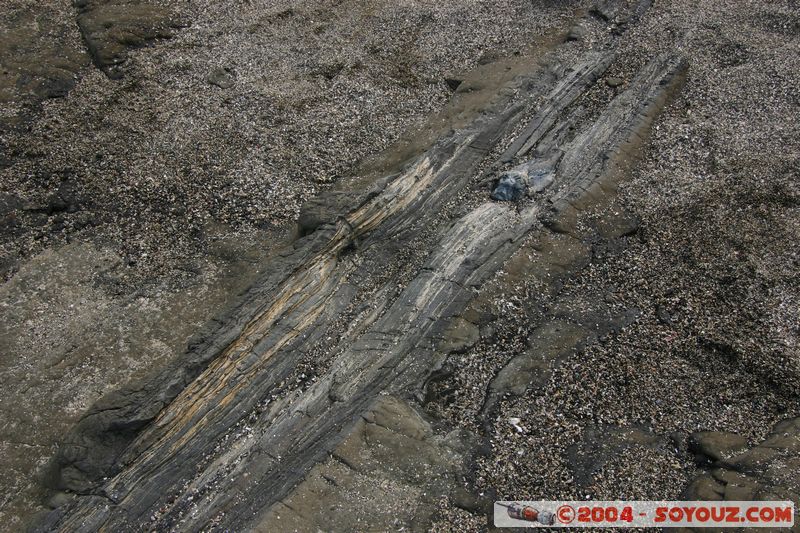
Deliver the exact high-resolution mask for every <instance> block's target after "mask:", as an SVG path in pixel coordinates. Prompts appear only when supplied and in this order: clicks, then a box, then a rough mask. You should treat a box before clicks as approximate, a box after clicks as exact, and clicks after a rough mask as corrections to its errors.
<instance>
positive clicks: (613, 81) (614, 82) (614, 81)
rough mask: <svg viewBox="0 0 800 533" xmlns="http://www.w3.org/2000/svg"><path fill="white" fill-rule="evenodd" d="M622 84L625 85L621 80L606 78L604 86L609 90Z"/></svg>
mask: <svg viewBox="0 0 800 533" xmlns="http://www.w3.org/2000/svg"><path fill="white" fill-rule="evenodd" d="M623 83H625V80H623V79H622V78H606V85H608V86H609V87H611V88H615V87H619V86H620V85H622V84H623Z"/></svg>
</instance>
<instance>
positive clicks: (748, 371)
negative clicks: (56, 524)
mask: <svg viewBox="0 0 800 533" xmlns="http://www.w3.org/2000/svg"><path fill="white" fill-rule="evenodd" d="M590 3H591V2H548V1H544V0H540V1H534V2H530V1H521V0H519V1H516V0H508V1H500V2H479V1H469V2H464V1H457V0H445V1H437V2H415V1H406V2H371V1H366V0H365V1H344V2H331V3H328V2H311V1H305V2H303V1H300V2H297V1H295V2H288V1H282V2H274V1H270V2H266V1H265V2H258V1H255V2H249V3H246V4H244V5H243V3H242V2H233V1H231V2H204V1H200V2H192V3H191V4H189V3H188V2H175V3H174V6H173V7H174V8H175V9H176V10H178V11H179V12H181V14H182V15H183V16H184V17H185V18H186V19H187V20H188V21H190V25H189V26H188V27H187V28H185V29H183V30H181V31H180V32H178V33H177V34H176V36H175V37H174V38H173V39H170V40H167V41H161V42H158V43H157V44H155V45H154V46H152V47H148V48H145V49H142V50H138V51H135V52H133V53H132V54H131V57H130V59H129V60H128V62H127V64H126V66H125V76H124V77H123V79H122V80H109V79H108V78H107V77H106V76H105V75H103V74H102V73H101V72H99V71H97V70H96V69H94V68H93V67H92V66H91V65H90V64H89V62H88V59H87V58H86V57H85V56H82V55H81V54H85V52H84V51H83V50H82V43H81V41H80V36H79V34H78V33H77V28H76V27H75V26H74V21H73V20H72V19H71V17H72V16H73V15H72V11H71V8H70V6H69V2H66V1H59V2H56V1H48V2H23V1H21V0H16V1H15V2H13V3H9V4H7V6H4V7H3V8H2V13H0V20H2V24H3V25H4V27H11V26H12V25H13V24H15V23H16V22H17V21H19V20H25V21H26V23H25V25H24V28H26V31H27V32H28V33H24V34H20V35H21V36H20V37H19V39H20V40H21V41H23V42H24V41H25V39H29V40H30V39H33V38H34V37H35V36H41V35H44V36H47V38H48V39H53V40H55V41H56V42H57V43H59V44H58V46H57V47H55V49H57V50H67V52H68V55H69V57H70V58H71V60H70V61H71V63H70V65H71V67H70V68H73V67H74V68H73V70H74V71H75V72H76V76H77V77H76V84H75V87H74V88H73V89H72V90H71V91H70V92H69V93H68V95H67V96H66V97H64V98H55V99H49V100H44V101H43V102H42V103H36V102H38V101H39V100H38V97H37V95H36V94H35V93H36V87H38V86H34V85H30V86H29V85H25V84H19V83H16V82H15V83H13V84H11V83H9V84H4V85H1V86H0V89H3V91H4V92H3V93H2V94H3V98H4V99H3V102H4V105H3V110H2V118H3V119H4V122H3V124H4V127H3V130H2V132H0V149H2V157H1V158H0V163H1V164H0V208H2V211H0V217H1V218H2V220H0V221H1V222H2V225H0V228H1V229H2V231H0V268H1V269H2V272H3V276H4V278H5V280H6V281H5V283H4V285H3V286H2V287H0V297H1V298H2V301H1V303H2V307H0V311H1V312H2V322H3V327H2V328H0V341H2V344H0V347H1V348H0V352H1V353H2V361H0V365H2V366H1V367H0V376H2V377H3V382H4V383H6V384H10V385H4V387H3V393H2V403H0V405H1V406H2V413H0V415H1V416H0V427H2V430H3V435H4V437H3V439H4V440H3V442H2V446H3V453H4V454H5V457H6V458H5V459H4V460H3V461H2V470H3V475H2V476H1V477H2V481H0V523H2V524H4V525H3V528H4V529H8V530H16V529H18V527H19V524H20V523H21V520H22V517H23V516H24V515H26V514H28V513H30V512H32V511H35V510H37V509H40V508H41V504H40V502H38V500H37V498H38V497H39V494H38V493H37V491H36V489H35V483H36V479H37V477H38V476H40V475H41V472H42V466H43V465H44V464H45V462H46V460H47V458H48V457H49V456H50V455H51V454H52V451H53V449H54V446H55V445H56V443H57V442H58V439H59V437H60V435H61V434H63V432H64V431H66V430H67V429H68V428H69V427H70V426H71V425H72V424H73V423H74V421H75V420H76V418H77V416H79V414H80V412H82V410H83V409H85V408H86V407H88V405H89V404H91V403H92V401H94V399H96V398H97V397H99V396H100V395H101V394H102V393H103V392H106V391H108V390H109V389H111V388H114V387H115V386H117V385H118V384H120V383H122V382H124V381H126V380H127V379H129V378H130V377H132V376H135V375H136V374H137V372H139V371H141V370H142V369H144V368H147V367H150V366H152V365H157V364H159V363H160V362H163V361H165V360H167V359H169V358H170V357H172V356H174V354H175V353H177V352H179V351H180V350H182V348H183V346H184V345H185V341H186V338H187V337H188V336H189V335H190V334H191V333H192V331H193V330H194V329H196V328H197V327H199V325H200V324H202V323H203V322H204V321H205V320H208V319H209V318H210V317H212V316H214V314H215V313H217V312H218V311H219V310H220V309H223V308H224V307H225V306H226V305H228V304H229V303H230V302H231V299H233V298H235V295H236V292H237V291H238V290H241V289H242V288H243V287H244V286H246V284H247V282H248V280H249V279H252V277H253V276H255V275H256V274H257V270H258V264H259V262H260V261H261V260H263V258H264V257H265V256H266V255H269V254H270V253H271V252H272V251H273V250H275V249H277V248H279V246H280V244H281V243H282V242H284V241H285V240H286V239H287V238H288V236H289V234H290V233H291V232H292V231H293V227H294V222H295V220H296V218H297V215H298V212H299V208H300V206H301V205H302V204H303V202H304V201H306V200H307V199H309V198H310V197H312V196H314V195H315V194H317V193H318V192H320V191H322V190H324V189H325V188H327V187H329V186H330V185H331V184H332V183H335V182H336V181H337V180H338V179H340V178H341V177H343V176H348V175H350V174H352V173H354V172H358V171H359V168H360V166H359V162H360V161H362V160H363V159H364V158H365V157H367V156H370V155H372V154H375V153H377V152H378V151H380V150H381V149H383V148H385V147H386V146H388V145H389V144H390V143H392V142H393V141H396V140H397V139H398V138H399V137H400V136H401V134H402V133H403V132H404V131H407V130H410V131H413V129H414V125H415V124H418V123H419V122H420V121H421V120H422V119H423V118H425V117H426V116H428V115H430V114H431V113H433V112H435V111H436V110H438V109H440V108H441V107H442V106H443V105H444V103H445V102H447V100H448V99H449V97H450V94H451V89H450V88H449V87H448V84H447V82H446V78H448V77H457V75H458V73H459V72H461V71H463V70H467V69H469V68H471V67H474V66H475V65H477V64H479V63H481V62H486V61H490V60H492V59H493V58H496V57H504V56H510V55H513V54H514V53H515V52H519V51H520V50H524V49H525V48H526V47H527V46H529V45H530V43H531V41H532V40H533V38H534V37H535V36H541V35H543V34H545V33H547V32H548V31H550V30H551V29H552V28H553V27H557V26H560V25H562V24H564V23H565V22H566V21H568V20H569V19H570V18H571V17H572V16H573V12H574V9H576V8H579V7H586V6H588V5H589V4H590ZM45 11H46V12H47V13H49V15H48V16H47V17H44V16H38V17H37V16H34V15H36V14H38V13H40V12H45ZM32 14H33V15H32ZM32 36H34V37H32ZM588 38H589V39H590V38H591V36H589V37H588ZM37 42H42V43H48V42H50V41H47V39H44V40H42V41H37ZM2 44H3V42H0V45H2ZM575 46H576V47H578V46H581V44H580V43H576V44H575ZM673 47H679V48H681V49H682V50H683V51H684V52H685V53H686V54H687V56H688V57H689V61H690V65H691V66H690V73H689V77H688V80H687V83H686V86H685V88H684V90H683V91H682V92H681V93H680V95H679V96H678V98H677V100H676V101H675V102H674V103H673V104H672V105H671V106H670V107H669V108H668V109H667V112H666V113H665V114H664V116H662V118H661V119H659V121H658V122H657V124H656V128H655V131H654V132H653V135H652V138H651V140H650V143H649V144H648V145H647V146H646V149H645V152H644V158H643V161H642V163H641V164H640V165H638V166H637V167H636V168H635V170H634V172H633V175H632V177H631V179H630V180H629V181H628V182H627V183H626V184H625V185H624V186H623V187H622V190H621V200H620V202H619V206H620V209H623V210H625V211H626V212H627V213H630V214H631V215H632V216H633V217H635V218H637V219H638V220H639V221H640V223H639V229H638V231H637V232H636V234H635V235H632V236H630V237H626V238H625V242H624V246H622V247H621V248H620V249H619V250H612V251H603V250H599V249H598V250H595V253H594V258H593V260H592V262H591V263H590V265H589V266H588V267H587V268H586V269H585V270H584V271H583V272H582V273H581V274H580V275H579V276H578V277H576V278H575V279H573V280H571V281H569V282H568V283H567V285H566V286H565V287H564V288H563V290H562V292H561V293H560V294H559V295H554V296H552V298H553V300H552V302H550V303H552V305H557V304H558V302H563V301H564V300H571V301H576V302H580V301H581V299H587V298H593V297H595V296H596V295H597V294H601V295H602V297H603V298H606V301H607V302H609V304H610V305H612V306H618V307H619V308H620V309H627V308H636V309H638V310H639V311H640V316H639V319H638V320H637V321H636V322H635V323H634V324H633V325H631V326H630V327H628V328H625V329H624V330H623V331H622V332H621V333H619V334H617V335H612V336H611V337H609V338H607V339H604V342H602V343H600V344H597V345H594V346H592V347H591V348H590V349H589V350H588V351H587V352H585V353H581V354H579V355H575V356H573V357H571V358H569V359H567V360H566V361H564V362H563V364H562V365H561V366H560V368H559V369H558V370H557V371H556V372H555V373H554V375H553V376H552V377H551V378H550V380H549V381H548V382H547V383H546V385H545V386H543V387H542V388H541V389H540V390H530V391H528V393H527V394H526V396H525V397H524V398H523V399H522V400H519V401H514V402H508V403H505V404H503V405H502V406H501V410H500V413H499V414H498V418H497V420H496V423H495V424H494V426H493V427H492V428H491V431H493V432H494V434H493V435H488V437H489V438H491V440H492V443H491V444H492V446H491V452H490V453H489V454H488V455H487V456H485V457H484V458H483V459H481V460H480V461H479V463H478V465H477V467H476V472H475V476H474V479H473V480H472V481H471V483H472V486H471V487H470V488H471V489H474V490H475V491H493V492H494V493H496V495H497V496H498V497H500V498H513V499H551V498H565V497H568V496H569V497H575V498H576V499H578V498H585V497H597V498H600V499H603V498H608V499H619V498H630V499H634V498H635V499H645V498H677V497H678V496H679V495H680V493H681V491H682V490H683V489H684V487H685V486H686V483H688V481H689V480H690V479H692V478H693V477H694V476H695V475H696V474H697V473H698V471H699V470H698V468H697V466H696V465H695V463H694V462H693V460H692V458H691V456H690V455H689V454H687V453H686V451H685V447H686V435H687V434H688V433H690V432H692V431H696V430H727V431H733V432H736V433H740V434H742V435H745V436H746V437H747V438H748V439H749V440H750V441H751V443H756V442H758V441H759V439H761V438H763V436H764V435H765V434H766V432H767V431H768V430H769V429H770V428H771V426H772V425H773V424H774V423H775V422H776V421H778V420H780V419H783V418H786V417H788V416H792V415H795V416H796V415H798V414H800V403H799V402H798V398H797V391H798V390H800V389H798V387H799V386H800V350H798V334H800V323H798V319H797V316H798V301H799V300H800V287H799V286H798V285H799V283H798V260H799V258H798V255H797V254H798V252H797V242H798V237H800V216H799V215H798V195H800V191H798V168H800V165H798V158H800V152H799V151H798V150H799V149H798V147H800V137H799V136H798V134H799V133H800V132H798V125H797V122H796V120H795V117H796V116H797V114H798V107H799V105H798V104H800V89H798V87H800V79H798V78H800V65H798V59H797V58H798V57H800V7H798V5H797V3H796V2H794V1H791V0H784V1H774V2H750V1H744V0H741V1H739V0H727V1H725V2H719V1H712V0H708V1H699V2H691V3H689V2H684V1H681V0H674V1H670V0H656V1H655V2H654V6H653V8H652V9H651V11H650V12H649V13H648V14H647V15H646V17H645V18H644V19H643V20H642V22H641V24H639V25H638V26H637V27H636V28H634V29H633V31H631V32H629V33H628V34H626V35H625V36H624V37H623V45H622V53H621V60H620V62H619V63H618V64H616V65H615V67H614V68H615V69H616V71H615V72H614V73H613V74H614V75H616V76H619V77H621V78H623V79H625V78H627V77H628V76H630V75H631V74H632V73H633V72H635V70H636V69H637V68H638V67H639V66H640V65H641V64H643V63H644V61H646V60H647V59H648V58H649V57H652V55H654V54H655V53H657V52H659V51H662V50H667V49H671V48H673ZM34 48H36V47H34ZM53 48H54V47H53V46H50V45H47V46H45V45H44V44H42V45H41V47H39V48H36V49H34V50H30V51H28V52H26V53H27V54H28V55H27V56H25V57H30V58H31V59H30V60H29V62H36V61H39V60H40V59H39V58H41V57H50V56H52V55H53V54H54V52H53V51H52V50H53ZM5 50H12V51H15V50H18V49H15V48H13V47H12V48H7V49H5ZM15 53H16V52H15ZM55 53H58V52H55ZM65 53H66V52H65ZM14 57H17V58H18V57H21V56H19V54H17V55H16V56H14ZM2 59H3V60H4V61H5V62H4V63H3V65H4V68H7V67H6V63H8V61H7V60H6V59H5V58H2ZM19 61H22V60H19ZM22 63H24V61H22ZM14 68H21V69H24V68H25V66H24V64H23V65H22V66H21V67H20V66H18V65H17V66H15V67H14ZM219 69H222V74H221V75H222V76H223V77H224V79H226V80H227V82H226V83H225V84H224V85H226V87H225V88H223V87H219V86H217V85H213V84H211V83H210V82H209V76H210V75H211V74H214V73H215V72H216V73H218V74H220V70H219ZM4 83H5V82H4ZM26 91H27V92H26ZM598 97H602V95H599V96H598ZM59 199H61V200H66V202H65V205H64V209H62V208H60V207H58V205H56V206H55V207H56V208H55V209H54V208H53V202H54V200H59ZM68 204H74V206H75V208H74V209H73V208H70V207H69V205H68ZM582 222H583V223H586V224H590V223H591V222H592V221H591V220H584V221H582ZM102 265H106V266H102ZM537 289H538V287H536V286H535V285H531V284H530V283H528V284H526V283H525V282H520V283H519V284H518V285H516V286H512V287H509V291H508V294H509V297H508V298H506V299H505V300H503V301H498V302H497V311H498V314H502V316H503V317H504V324H503V325H502V327H501V328H500V334H499V335H498V339H496V340H495V341H493V343H492V344H488V345H487V344H479V345H478V346H476V347H475V348H474V349H472V350H471V351H470V352H468V353H467V354H463V355H460V356H459V360H458V361H457V363H458V365H457V366H458V367H459V369H460V370H459V372H457V373H456V375H455V377H454V378H453V379H454V380H455V381H454V382H455V384H456V385H457V386H456V395H455V400H454V401H453V402H452V403H450V404H448V405H446V406H438V407H436V408H435V409H434V410H435V412H436V414H437V415H439V416H441V417H443V418H445V419H446V420H447V421H448V422H450V423H452V424H454V425H463V426H465V427H467V428H470V429H476V428H477V426H478V421H477V418H476V413H477V412H478V411H479V409H480V406H481V403H482V401H483V391H485V390H486V386H487V383H488V380H489V379H490V378H491V375H492V373H493V371H496V370H497V369H499V368H500V367H501V366H502V365H503V364H504V362H505V361H507V360H508V359H510V358H511V357H513V356H514V354H515V353H517V352H518V351H519V350H520V349H523V347H524V345H525V338H527V336H528V334H529V333H530V330H531V324H530V322H529V320H530V317H529V314H528V313H526V312H525V311H524V306H522V305H519V306H515V305H509V304H508V302H512V303H513V302H522V301H524V300H525V298H526V295H527V294H531V293H532V292H533V293H535V291H537ZM198 302H200V303H201V305H197V304H198ZM65 361H66V363H65ZM509 418H519V419H520V420H521V423H520V424H521V425H522V426H523V427H524V428H525V431H523V432H519V431H517V430H515V428H514V427H513V426H512V425H511V424H509V423H508V419H509ZM609 427H628V428H629V427H636V428H640V429H641V430H642V431H643V432H646V433H648V434H653V435H656V436H657V438H658V439H661V440H660V442H662V443H664V444H663V445H659V447H655V448H654V447H650V446H638V447H637V446H634V448H633V450H634V451H633V452H630V451H626V452H625V453H624V454H623V453H621V452H619V449H617V448H614V447H613V446H611V445H609V446H610V448H609V449H611V452H609V453H608V454H607V455H608V456H609V457H610V458H611V459H610V460H609V461H608V462H607V463H606V464H605V466H604V468H603V469H602V473H601V475H599V476H597V477H596V478H593V479H589V480H576V479H575V477H574V476H573V474H572V469H571V467H572V466H574V454H573V453H572V451H571V450H574V447H573V448H571V446H573V445H574V444H576V443H579V442H592V439H596V440H597V441H598V442H601V443H603V442H605V441H604V440H603V439H602V438H597V437H596V436H595V434H596V433H597V432H598V431H599V432H600V433H609V431H608V428H609ZM668 448H670V449H668ZM671 449H677V450H678V451H677V452H674V453H673V452H672V451H671ZM451 520H462V521H463V522H461V525H470V524H471V525H472V527H474V528H475V529H476V530H479V529H481V528H483V527H484V524H485V523H486V520H485V517H484V516H479V515H477V514H473V515H469V514H467V513H465V512H464V511H462V510H460V509H456V508H455V507H452V506H449V505H447V506H445V508H444V510H443V514H442V517H441V521H440V522H439V523H437V524H436V526H435V527H436V528H439V529H447V528H448V527H449V526H448V524H449V523H450V521H451Z"/></svg>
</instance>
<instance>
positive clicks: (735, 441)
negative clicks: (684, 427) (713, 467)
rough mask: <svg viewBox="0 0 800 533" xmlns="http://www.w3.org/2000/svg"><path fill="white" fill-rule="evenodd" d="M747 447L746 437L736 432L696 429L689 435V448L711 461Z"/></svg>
mask: <svg viewBox="0 0 800 533" xmlns="http://www.w3.org/2000/svg"><path fill="white" fill-rule="evenodd" d="M746 447H747V439H745V438H744V437H742V436H740V435H737V434H736V433H728V432H722V431H698V432H696V433H692V434H691V436H690V437H689V450H690V451H691V452H693V453H695V454H697V455H699V456H701V457H705V458H707V459H709V460H711V461H719V460H721V459H724V458H726V457H728V456H731V455H733V454H734V453H736V452H740V451H742V450H744V449H745V448H746Z"/></svg>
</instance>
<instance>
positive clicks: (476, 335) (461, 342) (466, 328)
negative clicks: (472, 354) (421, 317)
mask: <svg viewBox="0 0 800 533" xmlns="http://www.w3.org/2000/svg"><path fill="white" fill-rule="evenodd" d="M479 339H480V329H479V328H478V326H476V325H475V324H473V323H472V322H468V321H466V320H464V319H463V318H460V317H459V318H456V319H455V320H453V322H452V324H451V325H450V327H449V328H448V329H447V331H446V332H445V333H444V340H443V341H442V343H441V344H440V345H439V349H440V350H442V351H443V352H448V353H449V352H455V353H460V352H465V351H467V350H468V349H470V348H471V347H472V346H474V345H475V343H476V342H478V340H479Z"/></svg>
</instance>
